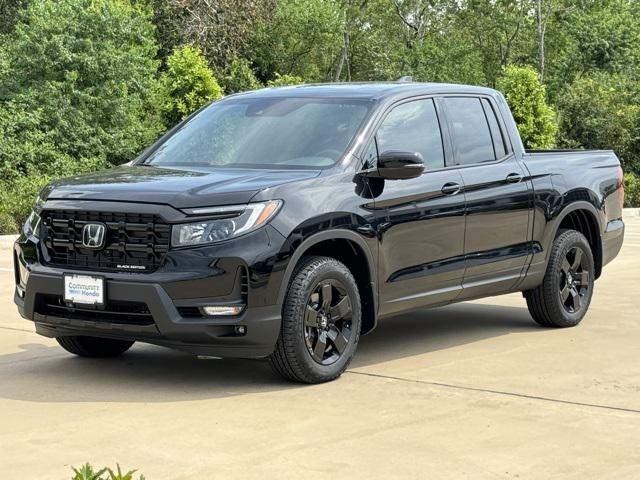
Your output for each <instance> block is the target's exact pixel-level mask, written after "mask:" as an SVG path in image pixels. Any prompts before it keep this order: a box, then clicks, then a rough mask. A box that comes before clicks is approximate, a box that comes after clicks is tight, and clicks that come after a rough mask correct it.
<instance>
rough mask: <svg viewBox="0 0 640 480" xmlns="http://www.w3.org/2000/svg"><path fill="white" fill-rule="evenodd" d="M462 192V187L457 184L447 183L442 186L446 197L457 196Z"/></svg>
mask: <svg viewBox="0 0 640 480" xmlns="http://www.w3.org/2000/svg"><path fill="white" fill-rule="evenodd" d="M459 192H460V185H459V184H457V183H455V182H449V183H445V184H444V185H443V186H442V193H444V194H445V195H455V194H456V193H459Z"/></svg>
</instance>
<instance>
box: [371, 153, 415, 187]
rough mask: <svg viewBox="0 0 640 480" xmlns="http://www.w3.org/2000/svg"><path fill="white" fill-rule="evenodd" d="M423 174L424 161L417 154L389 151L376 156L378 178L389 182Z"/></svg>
mask: <svg viewBox="0 0 640 480" xmlns="http://www.w3.org/2000/svg"><path fill="white" fill-rule="evenodd" d="M422 172H424V159H423V158H422V155H421V154H420V153H418V152H400V151H396V150H389V151H386V152H383V153H382V154H381V155H379V156H378V176H379V177H381V178H387V179H389V180H406V179H409V178H417V177H419V176H420V175H422Z"/></svg>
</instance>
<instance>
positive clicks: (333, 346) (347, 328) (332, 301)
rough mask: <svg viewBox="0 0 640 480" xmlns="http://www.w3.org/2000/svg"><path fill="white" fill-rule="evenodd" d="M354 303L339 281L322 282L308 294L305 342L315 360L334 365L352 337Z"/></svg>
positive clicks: (322, 363)
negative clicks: (352, 308) (352, 305)
mask: <svg viewBox="0 0 640 480" xmlns="http://www.w3.org/2000/svg"><path fill="white" fill-rule="evenodd" d="M351 313H352V310H351V300H349V295H348V294H347V290H346V288H345V287H344V285H343V284H342V283H341V282H340V281H339V280H334V279H329V280H323V281H321V282H320V283H319V284H318V285H317V286H316V287H315V289H314V290H313V293H312V294H311V295H309V299H308V301H307V309H306V311H305V319H304V327H305V341H306V345H307V349H308V350H309V353H310V354H311V356H312V357H313V359H314V360H315V361H316V362H318V363H320V364H321V365H331V364H332V363H334V362H336V361H337V360H338V359H339V358H340V356H341V355H342V354H343V353H344V352H345V350H346V348H347V345H348V344H349V341H350V340H351V338H352V331H351Z"/></svg>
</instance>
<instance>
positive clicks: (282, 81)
mask: <svg viewBox="0 0 640 480" xmlns="http://www.w3.org/2000/svg"><path fill="white" fill-rule="evenodd" d="M301 83H304V80H303V79H302V77H296V76H295V75H280V74H279V73H276V76H275V78H274V79H273V80H269V81H268V82H267V87H287V86H290V85H300V84H301Z"/></svg>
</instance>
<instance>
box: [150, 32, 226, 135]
mask: <svg viewBox="0 0 640 480" xmlns="http://www.w3.org/2000/svg"><path fill="white" fill-rule="evenodd" d="M160 83H161V88H160V92H161V94H160V97H161V99H162V100H163V103H162V112H163V116H164V119H165V124H166V125H167V127H169V126H172V125H175V124H176V123H178V122H179V121H180V120H182V119H183V118H184V117H186V116H187V115H189V114H190V113H192V112H194V111H196V110H197V109H198V108H200V107H201V106H203V105H205V104H207V103H209V102H211V101H213V100H217V99H218V98H220V97H222V88H220V85H218V82H217V81H216V79H215V77H214V76H213V71H212V70H211V69H210V68H209V66H208V65H207V60H206V59H205V58H204V56H203V55H202V52H201V51H200V49H199V48H196V47H194V46H192V45H185V46H184V47H181V48H178V49H176V50H174V52H173V53H172V54H171V56H170V57H169V58H167V70H166V72H164V73H163V74H162V77H161V79H160Z"/></svg>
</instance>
